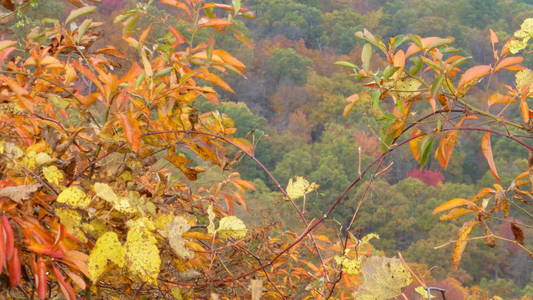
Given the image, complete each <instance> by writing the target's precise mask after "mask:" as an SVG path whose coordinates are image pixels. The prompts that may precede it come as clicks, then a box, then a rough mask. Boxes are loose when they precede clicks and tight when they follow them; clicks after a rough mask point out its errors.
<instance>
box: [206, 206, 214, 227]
mask: <svg viewBox="0 0 533 300" xmlns="http://www.w3.org/2000/svg"><path fill="white" fill-rule="evenodd" d="M207 217H208V219H209V225H207V232H208V233H210V234H215V233H216V230H215V222H214V221H215V212H214V211H213V204H209V207H207Z"/></svg>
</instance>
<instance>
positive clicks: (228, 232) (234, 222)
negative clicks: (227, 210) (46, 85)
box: [217, 216, 248, 239]
mask: <svg viewBox="0 0 533 300" xmlns="http://www.w3.org/2000/svg"><path fill="white" fill-rule="evenodd" d="M246 232H248V229H246V225H245V224H244V222H243V221H242V220H241V219H239V218H237V217H235V216H229V217H224V218H222V220H220V224H219V225H218V229H217V235H218V236H220V237H221V238H233V239H242V238H244V237H245V236H246Z"/></svg>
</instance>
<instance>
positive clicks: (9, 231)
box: [2, 215, 15, 260]
mask: <svg viewBox="0 0 533 300" xmlns="http://www.w3.org/2000/svg"><path fill="white" fill-rule="evenodd" d="M2 227H4V233H5V240H6V244H5V245H6V259H7V260H9V259H11V257H12V256H13V252H14V249H15V236H14V234H13V228H12V227H11V224H9V219H8V218H7V216H6V215H3V216H2Z"/></svg>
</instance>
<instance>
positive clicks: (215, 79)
mask: <svg viewBox="0 0 533 300" xmlns="http://www.w3.org/2000/svg"><path fill="white" fill-rule="evenodd" d="M197 76H198V77H199V78H201V79H203V80H205V81H209V82H211V83H212V84H216V85H218V86H219V87H221V88H223V89H225V90H226V91H228V92H230V93H233V94H235V92H234V91H233V89H232V88H231V87H230V86H229V84H227V83H226V82H225V81H224V80H222V78H220V76H218V75H216V74H214V73H209V72H204V73H198V75H197Z"/></svg>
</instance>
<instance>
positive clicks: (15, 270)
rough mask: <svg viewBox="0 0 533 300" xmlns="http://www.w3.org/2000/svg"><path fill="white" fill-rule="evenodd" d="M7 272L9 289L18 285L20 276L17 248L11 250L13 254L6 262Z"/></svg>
mask: <svg viewBox="0 0 533 300" xmlns="http://www.w3.org/2000/svg"><path fill="white" fill-rule="evenodd" d="M7 270H8V272H9V285H10V286H11V287H15V286H17V285H19V283H20V280H21V278H22V275H21V265H20V259H19V251H18V249H17V248H14V249H13V254H12V255H11V258H10V259H8V260H7Z"/></svg>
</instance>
